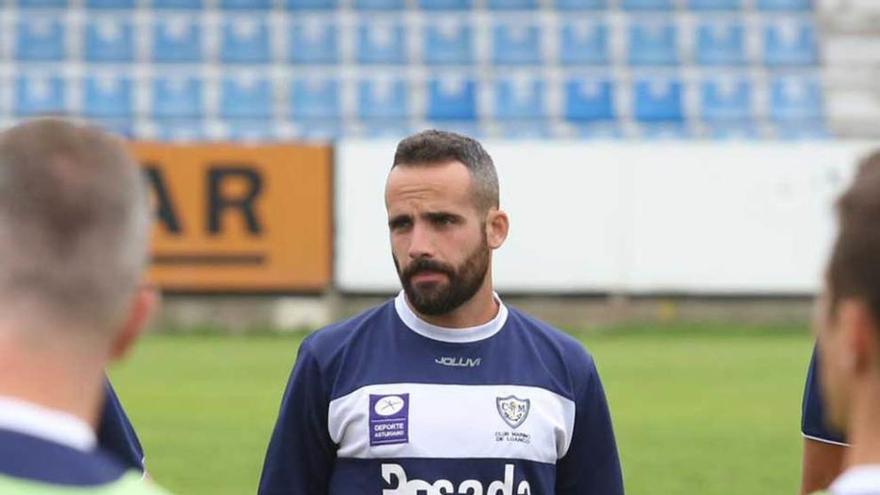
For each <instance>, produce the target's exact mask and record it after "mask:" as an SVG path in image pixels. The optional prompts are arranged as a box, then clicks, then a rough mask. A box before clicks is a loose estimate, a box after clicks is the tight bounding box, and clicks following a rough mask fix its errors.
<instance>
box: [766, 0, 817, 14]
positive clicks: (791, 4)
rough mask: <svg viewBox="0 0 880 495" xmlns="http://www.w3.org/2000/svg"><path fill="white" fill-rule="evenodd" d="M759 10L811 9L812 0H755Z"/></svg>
mask: <svg viewBox="0 0 880 495" xmlns="http://www.w3.org/2000/svg"><path fill="white" fill-rule="evenodd" d="M756 6H757V7H758V9H759V10H795V11H803V10H812V9H813V0H757V4H756Z"/></svg>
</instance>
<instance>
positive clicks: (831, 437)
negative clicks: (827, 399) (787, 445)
mask: <svg viewBox="0 0 880 495" xmlns="http://www.w3.org/2000/svg"><path fill="white" fill-rule="evenodd" d="M818 365H819V353H818V352H817V350H816V349H815V348H813V357H812V358H811V359H810V368H809V370H807V383H806V384H805V385H804V399H803V403H802V406H801V407H802V410H801V433H803V435H804V437H805V438H809V439H812V440H818V441H820V442H825V443H833V444H840V445H846V443H845V442H846V439H845V438H844V437H843V435H841V434H840V433H837V432H835V431H833V430H832V429H831V428H830V427H829V426H828V425H827V424H826V423H825V413H824V409H825V406H824V405H823V403H822V390H821V388H820V386H819V370H818V368H817V366H818Z"/></svg>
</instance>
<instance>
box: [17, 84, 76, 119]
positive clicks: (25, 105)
mask: <svg viewBox="0 0 880 495" xmlns="http://www.w3.org/2000/svg"><path fill="white" fill-rule="evenodd" d="M65 87H66V84H65V81H64V79H62V78H61V77H60V76H56V75H48V76H43V75H24V76H18V77H17V78H16V80H15V100H14V103H13V105H14V109H15V114H16V115H18V116H22V117H25V116H30V115H39V114H45V113H65V110H66V109H67V108H66V105H65V103H66V101H67V98H66V95H65Z"/></svg>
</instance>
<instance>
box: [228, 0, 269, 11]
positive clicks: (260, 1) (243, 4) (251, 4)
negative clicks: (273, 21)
mask: <svg viewBox="0 0 880 495" xmlns="http://www.w3.org/2000/svg"><path fill="white" fill-rule="evenodd" d="M220 8H221V9H226V10H267V9H271V8H272V0H220Z"/></svg>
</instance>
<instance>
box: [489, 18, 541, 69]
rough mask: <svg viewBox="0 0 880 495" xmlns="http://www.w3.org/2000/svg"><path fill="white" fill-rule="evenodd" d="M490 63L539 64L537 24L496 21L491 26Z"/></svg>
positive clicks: (539, 41)
mask: <svg viewBox="0 0 880 495" xmlns="http://www.w3.org/2000/svg"><path fill="white" fill-rule="evenodd" d="M492 63H495V64H500V65H510V64H516V65H529V64H539V63H541V29H540V27H539V25H538V24H537V23H534V22H528V23H517V22H504V21H498V22H496V23H495V24H494V25H493V26H492Z"/></svg>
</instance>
